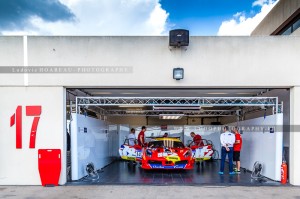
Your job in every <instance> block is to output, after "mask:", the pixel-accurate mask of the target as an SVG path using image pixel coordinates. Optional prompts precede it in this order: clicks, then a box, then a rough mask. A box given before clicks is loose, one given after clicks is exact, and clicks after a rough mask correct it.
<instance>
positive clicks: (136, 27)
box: [2, 0, 169, 35]
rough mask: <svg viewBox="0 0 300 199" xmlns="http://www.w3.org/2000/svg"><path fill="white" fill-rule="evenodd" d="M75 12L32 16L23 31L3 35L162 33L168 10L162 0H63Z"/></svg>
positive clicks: (8, 32) (5, 32)
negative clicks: (68, 17) (54, 18)
mask: <svg viewBox="0 0 300 199" xmlns="http://www.w3.org/2000/svg"><path fill="white" fill-rule="evenodd" d="M60 1H61V2H62V3H64V4H65V5H67V6H68V7H69V9H70V10H71V11H72V12H73V13H74V14H75V16H76V19H75V21H73V22H71V21H58V22H46V21H44V20H43V19H41V18H39V17H32V18H31V19H30V22H31V26H30V27H27V29H26V30H22V31H2V34H3V35H9V34H10V35H11V34H28V35H160V34H162V33H164V31H165V28H166V21H167V18H168V15H169V14H168V13H167V12H166V11H165V10H163V9H162V8H161V4H160V3H159V0H109V1H108V0H60Z"/></svg>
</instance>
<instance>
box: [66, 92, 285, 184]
mask: <svg viewBox="0 0 300 199" xmlns="http://www.w3.org/2000/svg"><path fill="white" fill-rule="evenodd" d="M86 90H87V89H85V91H86ZM278 90H283V89H278ZM123 92H124V91H123ZM162 92H163V91H162ZM206 92H207V91H206ZM244 92H245V91H244ZM98 93H104V91H101V92H100V91H98ZM107 93H108V92H107ZM128 93H129V92H128ZM131 93H134V92H133V91H131ZM144 93H147V90H144ZM195 93H196V92H195V91H194V90H193V91H192V92H190V95H192V94H195ZM198 93H199V90H198ZM200 93H201V91H200ZM211 93H217V92H211ZM240 93H242V92H240ZM85 94H86V93H85ZM184 95H186V93H184ZM215 95H217V94H215ZM74 99H75V100H74V102H75V103H74V104H73V105H72V104H70V109H69V112H70V113H71V114H70V116H71V117H70V118H71V119H70V121H71V122H70V124H71V125H70V126H71V128H70V132H71V140H72V142H71V157H72V158H71V160H72V161H71V169H70V170H71V171H70V176H71V177H70V179H71V180H70V181H72V182H71V183H75V184H76V183H80V184H82V183H83V184H85V183H99V184H166V183H167V184H182V183H186V184H219V183H221V184H222V183H235V184H248V183H249V184H256V183H261V182H262V181H264V182H267V184H268V183H274V184H276V183H277V182H278V181H280V166H281V163H282V159H283V154H282V149H283V129H282V126H283V113H282V112H283V106H282V102H280V103H279V97H278V96H273V97H270V96H267V97H266V96H255V97H249V96H248V97H247V96H235V97H227V96H226V97H215V96H214V97H190V96H188V97H187V96H185V97H177V96H176V97H169V96H164V97H153V96H149V97H138V96H135V97H124V96H119V97H116V96H107V97H103V96H91V95H89V96H76V98H74ZM251 117H252V118H251ZM205 120H206V122H205ZM208 121H209V122H208ZM224 125H228V126H230V127H234V126H238V127H239V128H240V132H241V133H242V138H243V149H242V152H241V167H242V168H243V172H242V174H239V175H236V176H227V175H225V176H224V177H222V178H220V176H219V175H218V171H219V169H220V160H219V159H220V156H221V150H220V149H221V143H220V134H221V132H222V128H223V126H224ZM142 126H146V127H147V131H146V132H145V137H146V142H148V143H150V142H151V141H153V138H158V137H159V138H161V137H164V135H165V134H167V135H168V137H169V138H168V139H171V138H176V139H178V140H180V141H181V142H182V143H183V144H184V145H185V146H189V147H190V148H191V151H193V156H194V159H195V160H196V159H197V160H199V161H195V163H194V165H193V169H191V170H188V171H187V170H184V169H181V170H177V169H176V170H171V169H160V170H156V169H149V170H145V169H143V168H141V166H140V164H141V163H140V162H138V161H137V164H135V163H133V162H130V161H128V160H127V161H124V160H123V161H122V160H121V158H120V154H119V149H120V147H121V146H124V141H125V140H126V139H127V138H128V135H129V132H130V129H132V128H134V129H135V136H136V137H137V136H138V133H139V132H140V130H141V127H142ZM191 132H194V133H195V134H196V135H200V136H201V137H202V139H203V142H205V143H204V145H205V147H207V146H209V147H210V148H209V149H204V147H203V146H202V148H201V150H198V149H195V148H194V149H193V148H192V147H191V145H190V144H191V142H192V138H191V137H190V133H191ZM173 141H174V140H173ZM175 141H176V140H175ZM144 150H147V148H143V149H141V150H140V153H143V152H144ZM200 153H201V156H200ZM206 154H209V155H210V156H209V155H207V157H209V158H208V159H205V158H203V157H204V156H205V155H206ZM197 155H198V156H199V158H196V156H197ZM198 156H197V157H198ZM200 157H201V158H200ZM123 159H124V158H123ZM206 160H209V161H206ZM255 162H259V163H260V164H261V165H262V166H263V170H262V171H261V172H260V175H261V179H263V180H262V181H256V180H253V179H254V178H251V171H252V169H253V165H254V163H255ZM198 163H199V164H198ZM91 165H93V167H94V168H93V169H94V171H95V173H94V174H91V173H89V168H90V166H91ZM149 165H150V164H149ZM150 166H151V165H150ZM226 167H227V166H226ZM151 168H153V167H151ZM251 179H252V180H251Z"/></svg>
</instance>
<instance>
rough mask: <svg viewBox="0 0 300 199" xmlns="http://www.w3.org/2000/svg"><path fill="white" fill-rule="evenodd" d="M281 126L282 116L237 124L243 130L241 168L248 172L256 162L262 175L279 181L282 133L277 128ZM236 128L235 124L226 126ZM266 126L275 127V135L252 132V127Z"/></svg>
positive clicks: (264, 132) (267, 132)
mask: <svg viewBox="0 0 300 199" xmlns="http://www.w3.org/2000/svg"><path fill="white" fill-rule="evenodd" d="M282 124H283V114H276V115H270V116H267V117H266V118H264V117H260V118H256V119H251V120H245V121H241V122H239V124H238V126H239V128H240V129H242V130H243V134H242V139H243V145H242V150H241V167H243V168H246V169H248V170H250V171H252V169H253V165H254V163H255V162H256V161H259V162H261V163H262V165H263V172H262V175H264V176H266V177H268V178H270V179H273V180H276V181H280V179H281V176H280V172H281V170H280V167H281V163H282V150H283V133H282V129H280V128H279V127H280V126H282ZM228 125H229V126H236V125H237V124H236V123H233V124H228ZM261 126H265V127H266V128H267V127H268V126H270V127H277V128H276V129H277V131H276V132H275V133H270V131H268V130H267V129H266V130H265V131H263V130H261V129H259V130H257V131H254V130H253V129H252V127H253V128H254V127H261ZM243 128H244V129H243Z"/></svg>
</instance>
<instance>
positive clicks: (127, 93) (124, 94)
mask: <svg viewBox="0 0 300 199" xmlns="http://www.w3.org/2000/svg"><path fill="white" fill-rule="evenodd" d="M121 94H123V95H137V94H140V93H121Z"/></svg>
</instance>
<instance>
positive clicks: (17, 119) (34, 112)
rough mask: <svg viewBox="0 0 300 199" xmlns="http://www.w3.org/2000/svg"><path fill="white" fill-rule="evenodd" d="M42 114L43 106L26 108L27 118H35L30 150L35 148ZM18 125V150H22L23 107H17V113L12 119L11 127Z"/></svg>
mask: <svg viewBox="0 0 300 199" xmlns="http://www.w3.org/2000/svg"><path fill="white" fill-rule="evenodd" d="M41 113H42V106H26V116H35V117H34V118H33V122H32V126H31V133H30V141H29V148H31V149H34V148H35V140H36V132H37V127H38V124H39V120H40V117H39V116H40V115H41ZM15 124H16V148H17V149H21V148H22V106H17V109H16V113H14V114H13V115H12V116H11V117H10V126H11V127H12V126H14V125H15Z"/></svg>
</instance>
